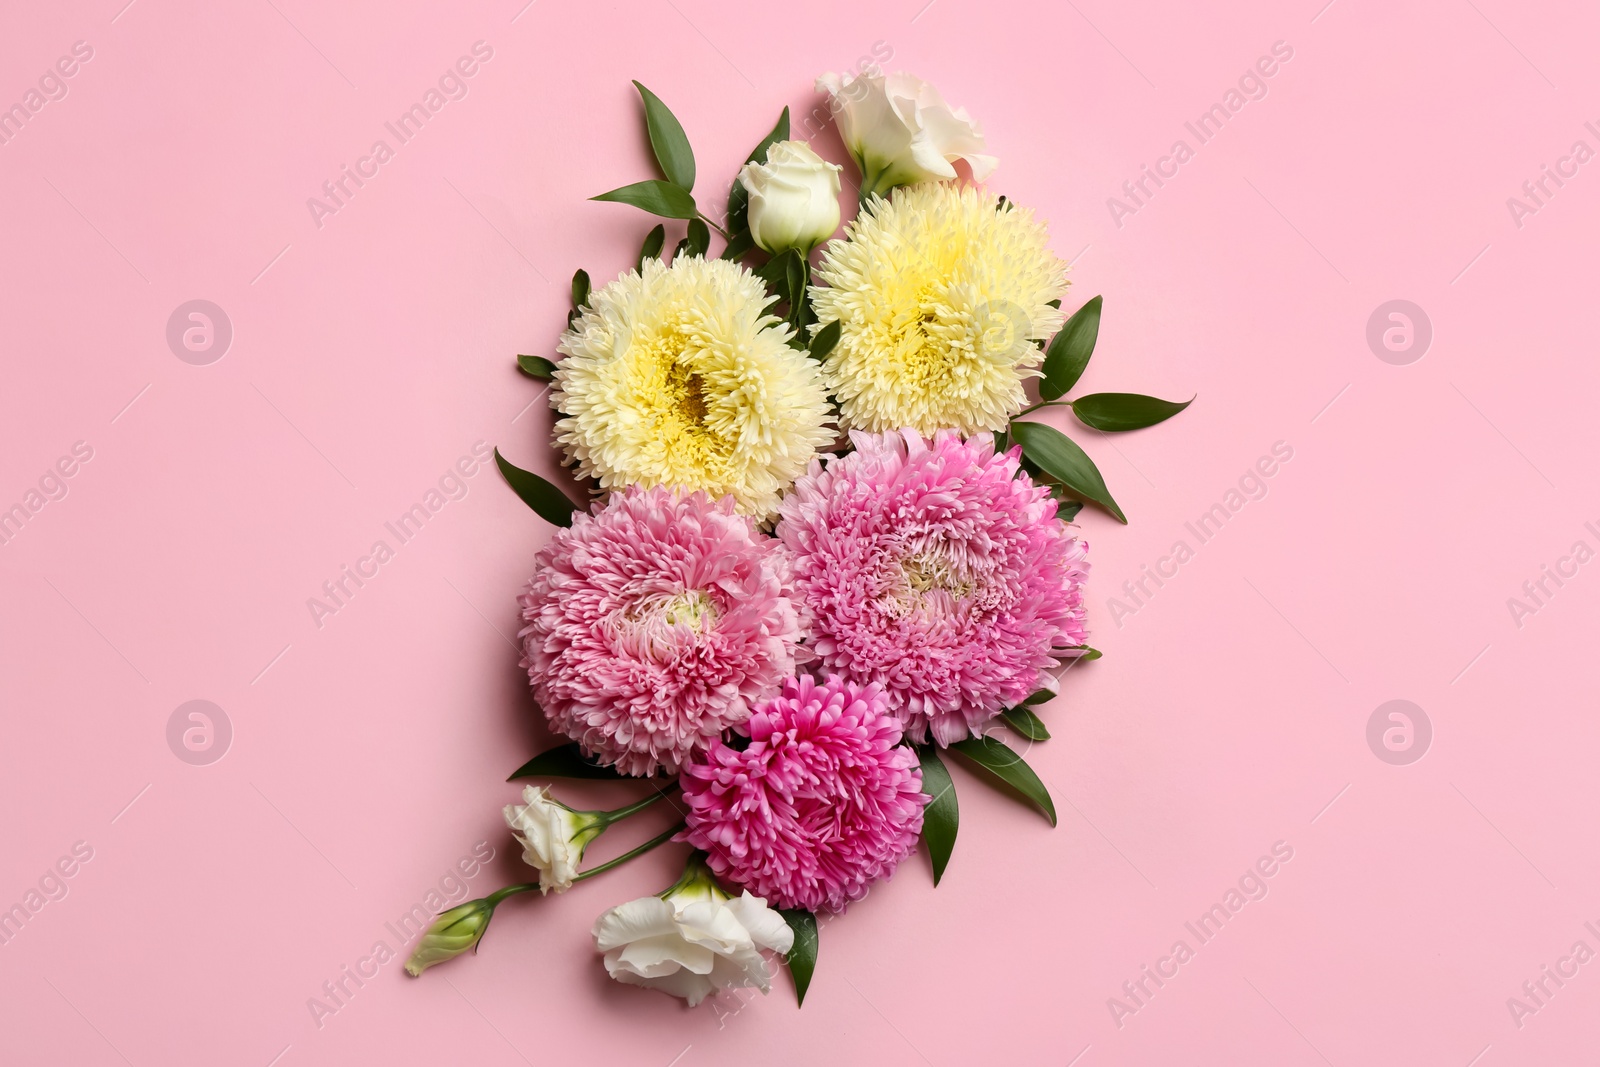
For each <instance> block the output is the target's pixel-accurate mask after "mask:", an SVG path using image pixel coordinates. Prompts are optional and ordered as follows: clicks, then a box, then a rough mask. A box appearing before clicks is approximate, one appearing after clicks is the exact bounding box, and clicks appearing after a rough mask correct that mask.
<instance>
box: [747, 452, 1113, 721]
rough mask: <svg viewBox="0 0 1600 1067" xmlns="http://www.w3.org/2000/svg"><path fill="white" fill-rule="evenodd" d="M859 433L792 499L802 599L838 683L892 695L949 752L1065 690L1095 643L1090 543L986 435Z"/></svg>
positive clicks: (791, 555)
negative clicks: (1070, 667)
mask: <svg viewBox="0 0 1600 1067" xmlns="http://www.w3.org/2000/svg"><path fill="white" fill-rule="evenodd" d="M850 436H851V439H852V440H853V441H854V442H855V451H854V452H852V453H849V454H847V455H844V456H841V457H838V458H836V459H832V460H830V461H829V463H828V465H827V466H826V467H823V466H822V465H821V464H820V463H819V462H813V463H812V464H811V470H810V473H808V474H806V475H804V476H803V477H801V478H800V479H799V481H797V482H796V483H795V485H794V489H793V491H792V492H791V493H790V494H789V495H788V497H786V498H785V499H784V502H783V508H782V512H781V515H782V518H781V520H780V521H779V524H778V529H777V535H778V538H779V539H780V540H781V541H782V542H783V546H784V555H785V557H786V560H785V562H786V564H787V566H788V567H789V568H790V569H791V570H792V575H791V582H792V586H791V589H790V595H791V596H793V597H794V598H795V599H796V600H797V601H799V603H800V607H801V611H802V615H803V616H805V617H806V621H807V623H808V626H809V632H810V637H809V644H810V647H811V651H812V652H814V653H815V655H816V657H817V663H816V666H817V667H818V668H819V669H820V670H822V671H823V673H826V674H838V675H842V676H843V677H845V678H847V679H849V680H851V681H854V682H859V683H867V682H876V683H878V684H879V685H881V686H883V688H884V692H885V694H886V696H887V697H888V700H889V706H890V710H891V711H893V712H894V714H895V715H897V716H899V718H900V719H901V721H902V722H903V723H904V724H905V727H906V734H907V736H909V737H910V738H912V739H913V740H914V741H917V742H918V743H921V742H924V741H926V740H927V739H928V737H929V735H930V733H931V735H932V736H933V738H934V739H935V740H936V741H938V743H939V744H941V745H949V744H951V743H953V742H956V741H960V740H961V739H962V738H964V737H967V736H969V735H975V734H977V733H979V732H980V731H981V730H982V728H983V725H984V724H985V723H987V722H988V721H989V720H990V719H992V718H993V717H994V716H995V715H997V714H999V713H1000V711H1001V710H1002V709H1004V708H1006V707H1010V706H1013V705H1016V704H1019V703H1021V702H1022V701H1023V700H1024V699H1025V698H1026V697H1027V696H1029V695H1030V694H1031V693H1033V692H1035V691H1036V690H1038V689H1040V688H1046V687H1048V688H1054V685H1055V682H1054V679H1053V678H1052V677H1051V675H1050V674H1049V668H1051V667H1054V666H1056V665H1057V663H1058V661H1059V660H1060V659H1061V658H1063V657H1070V656H1073V655H1075V654H1076V653H1074V652H1073V651H1072V646H1074V645H1081V644H1083V642H1084V637H1085V631H1084V606H1083V581H1084V578H1085V577H1086V576H1087V574H1088V569H1089V565H1088V563H1087V562H1086V561H1085V559H1084V556H1085V553H1086V551H1087V546H1086V545H1085V544H1084V543H1083V541H1081V540H1079V539H1078V538H1076V537H1074V536H1073V535H1072V532H1071V530H1070V528H1069V527H1068V526H1067V525H1066V524H1065V523H1063V522H1062V521H1061V520H1060V519H1058V518H1057V517H1056V504H1055V501H1054V500H1053V499H1051V497H1050V494H1049V491H1048V490H1046V489H1045V488H1043V487H1041V486H1036V485H1035V484H1034V483H1033V481H1032V479H1030V478H1029V477H1028V476H1027V475H1026V474H1024V473H1021V472H1020V471H1019V469H1018V466H1019V463H1020V457H1021V451H1020V449H1016V448H1013V449H1011V451H1009V452H1006V453H1003V454H996V453H995V450H994V440H993V438H991V437H990V436H989V435H988V434H986V433H984V434H978V435H977V436H975V437H973V438H972V439H970V440H966V441H963V440H962V439H961V438H960V437H958V436H957V435H956V434H954V433H951V432H948V431H941V432H940V433H939V434H938V435H936V436H935V438H934V440H933V441H932V442H927V441H924V440H923V439H922V438H921V437H920V436H918V435H917V434H916V432H914V431H911V430H906V431H903V432H902V433H897V434H866V433H860V432H852V433H851V435H850Z"/></svg>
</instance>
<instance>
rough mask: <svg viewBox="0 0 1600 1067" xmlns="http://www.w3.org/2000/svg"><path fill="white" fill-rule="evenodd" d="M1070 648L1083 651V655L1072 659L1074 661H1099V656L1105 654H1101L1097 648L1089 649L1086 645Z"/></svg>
mask: <svg viewBox="0 0 1600 1067" xmlns="http://www.w3.org/2000/svg"><path fill="white" fill-rule="evenodd" d="M1072 647H1073V648H1081V649H1083V655H1081V656H1074V657H1072V658H1073V659H1075V660H1091V659H1099V658H1100V657H1101V656H1103V655H1105V653H1104V652H1101V651H1100V650H1099V649H1098V648H1090V647H1089V646H1088V645H1073V646H1072Z"/></svg>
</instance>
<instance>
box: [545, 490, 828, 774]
mask: <svg viewBox="0 0 1600 1067" xmlns="http://www.w3.org/2000/svg"><path fill="white" fill-rule="evenodd" d="M733 509H734V504H733V498H732V497H726V498H724V499H723V500H721V501H720V502H717V503H712V502H711V501H710V500H709V499H708V498H707V497H706V495H705V494H704V493H694V494H692V495H680V494H679V493H676V492H675V491H673V490H671V489H666V488H661V487H657V488H654V489H648V490H645V489H639V488H637V487H635V488H632V489H629V490H628V491H627V492H625V493H617V494H614V495H613V496H612V497H611V501H610V503H609V504H607V505H606V506H605V507H604V508H602V509H600V510H599V511H597V512H596V513H595V514H593V515H576V516H574V517H573V522H572V527H571V528H570V529H566V530H561V531H558V532H557V533H556V536H555V537H554V539H552V540H551V542H550V543H549V544H548V545H546V546H545V547H544V548H543V549H541V550H540V552H539V554H538V555H537V556H536V557H535V558H534V575H533V577H532V578H531V579H530V580H529V581H528V586H527V589H526V591H525V592H524V593H523V594H522V595H521V596H520V597H519V598H518V600H517V602H518V603H519V604H520V605H521V606H522V618H523V620H524V621H525V622H526V623H527V625H526V626H524V627H523V629H522V630H521V632H520V633H519V634H518V636H519V637H521V639H522V649H523V659H522V666H523V667H525V668H527V671H528V680H529V681H530V682H531V683H532V686H533V695H534V699H535V700H536V701H538V703H539V706H540V707H541V708H543V709H544V713H545V716H546V718H548V719H549V720H550V726H551V728H552V729H554V730H556V731H557V732H558V733H562V734H566V735H567V736H568V737H571V738H573V739H574V740H576V741H577V742H578V743H579V744H580V745H581V746H582V748H583V750H584V752H586V753H588V754H589V755H591V756H593V757H595V758H596V759H598V760H599V761H600V762H601V763H605V764H610V765H613V766H615V767H616V768H617V769H618V770H619V771H621V772H622V773H624V774H634V775H645V774H650V773H652V772H654V771H656V770H658V769H660V770H665V771H667V772H668V773H671V772H673V771H676V770H677V769H678V767H679V765H680V764H682V763H683V762H684V761H685V760H687V759H688V758H689V755H690V754H691V753H692V752H695V751H696V750H698V749H702V748H704V747H705V746H706V745H707V744H708V743H709V742H710V741H712V740H713V739H715V738H716V737H717V736H718V735H720V734H721V733H722V731H724V730H726V729H728V728H729V727H732V726H737V725H739V724H740V723H743V722H744V721H745V719H746V718H748V717H749V715H750V708H751V707H752V706H753V705H755V704H756V703H757V702H758V701H760V700H762V699H764V698H766V697H768V696H771V695H772V694H774V693H776V692H777V691H778V688H779V686H780V685H782V683H783V680H784V678H786V677H788V676H789V675H791V674H793V673H794V653H795V642H796V641H797V639H798V638H799V621H798V617H797V613H796V611H795V608H794V605H793V604H791V603H790V601H789V599H788V598H787V597H785V596H784V595H783V590H782V587H781V585H780V582H779V580H778V577H777V574H776V573H775V571H774V569H773V558H772V557H773V555H774V553H773V552H772V542H771V541H770V540H769V539H767V538H765V537H763V536H762V535H761V534H759V533H757V532H756V530H755V529H754V528H753V527H752V526H751V524H750V520H749V519H747V518H745V517H744V516H742V515H738V514H735V512H734V510H733Z"/></svg>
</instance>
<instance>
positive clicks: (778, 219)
mask: <svg viewBox="0 0 1600 1067" xmlns="http://www.w3.org/2000/svg"><path fill="white" fill-rule="evenodd" d="M839 170H840V167H839V165H838V164H837V163H829V162H828V161H827V160H825V159H823V158H822V157H821V156H819V155H817V154H816V153H815V152H813V151H812V150H811V146H810V145H808V144H806V143H805V142H804V141H779V142H777V143H776V144H774V145H772V146H771V147H770V148H768V149H767V161H766V162H765V163H746V164H745V165H744V169H743V170H741V171H740V172H739V183H740V184H741V185H743V186H744V188H745V191H746V192H748V193H749V194H750V236H751V237H753V238H754V239H755V242H756V244H757V245H759V246H760V247H761V248H762V249H763V250H764V251H767V252H773V253H777V252H782V251H783V250H784V249H787V248H794V249H798V250H799V251H800V252H801V254H809V253H810V251H811V250H812V249H813V248H815V247H817V245H819V244H821V243H822V242H823V241H826V240H827V239H828V238H829V237H832V236H833V231H834V230H837V229H838V228H839Z"/></svg>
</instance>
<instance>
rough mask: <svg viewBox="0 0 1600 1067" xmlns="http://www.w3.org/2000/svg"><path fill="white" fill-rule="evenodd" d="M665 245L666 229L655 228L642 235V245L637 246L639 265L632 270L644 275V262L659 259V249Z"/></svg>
mask: <svg viewBox="0 0 1600 1067" xmlns="http://www.w3.org/2000/svg"><path fill="white" fill-rule="evenodd" d="M666 243H667V228H666V227H665V226H657V227H656V228H655V229H653V230H651V231H650V232H649V233H647V234H645V235H644V244H642V245H640V246H639V263H638V266H637V267H635V268H634V269H635V270H637V271H639V272H640V273H641V274H642V273H644V261H645V260H647V259H660V258H661V248H662V246H663V245H665V244H666Z"/></svg>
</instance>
